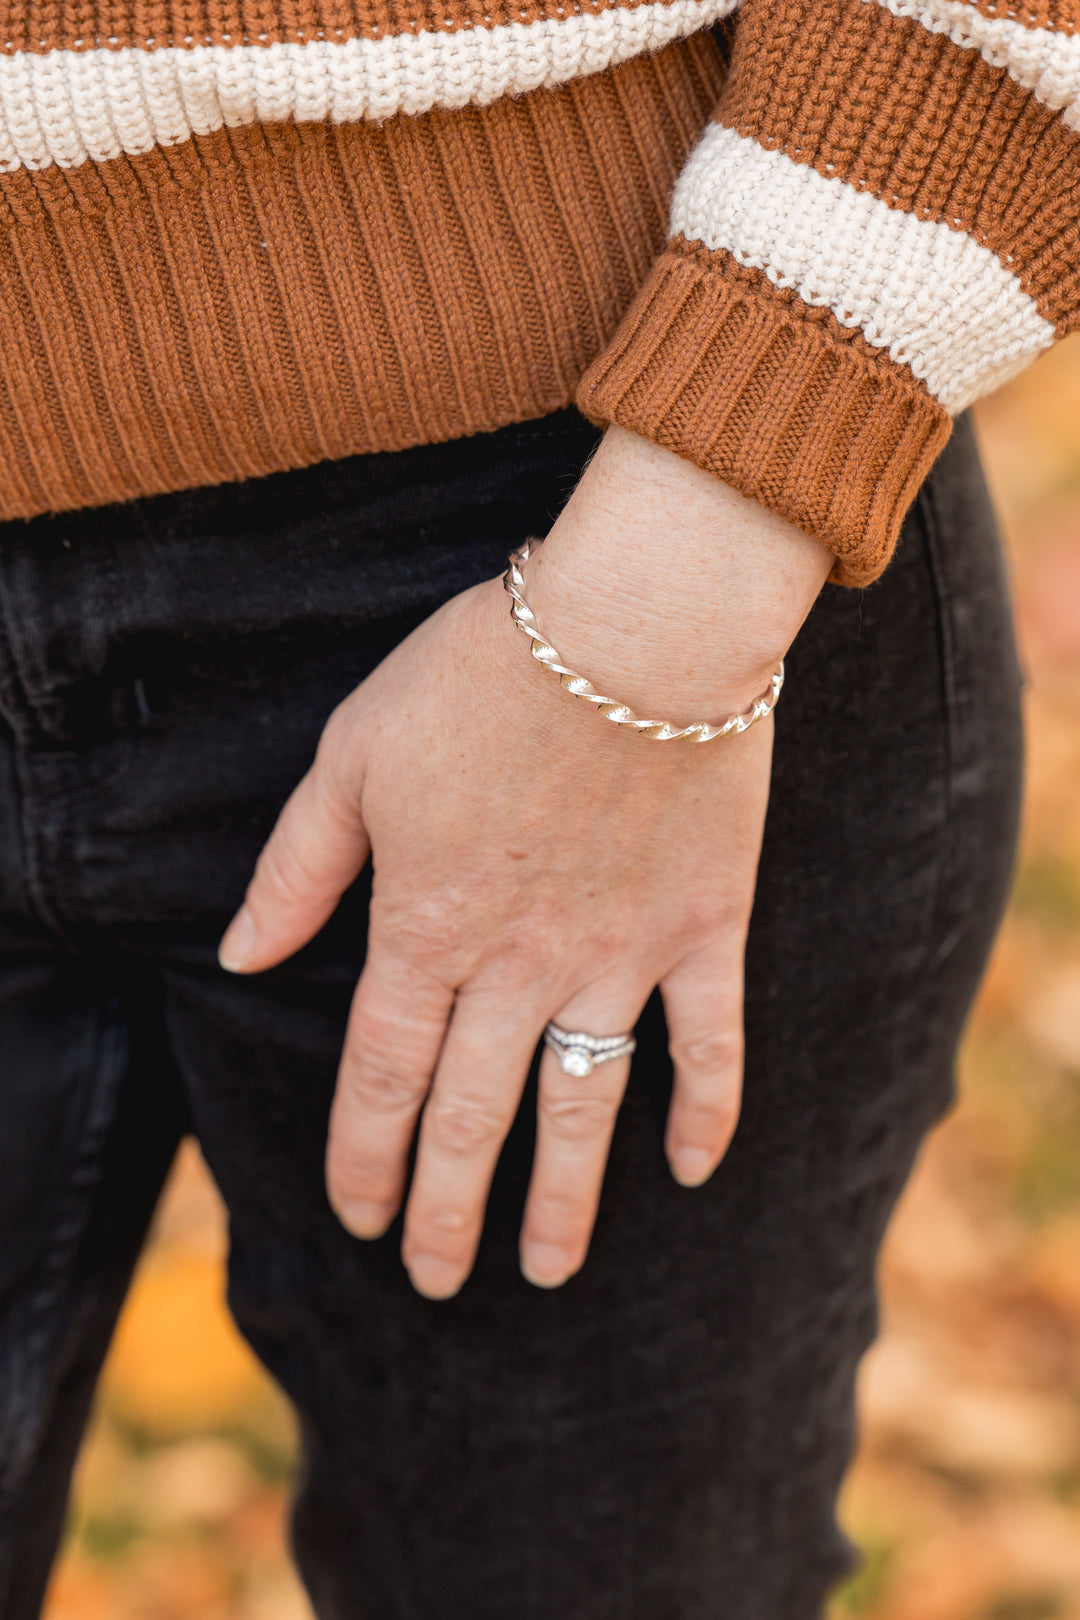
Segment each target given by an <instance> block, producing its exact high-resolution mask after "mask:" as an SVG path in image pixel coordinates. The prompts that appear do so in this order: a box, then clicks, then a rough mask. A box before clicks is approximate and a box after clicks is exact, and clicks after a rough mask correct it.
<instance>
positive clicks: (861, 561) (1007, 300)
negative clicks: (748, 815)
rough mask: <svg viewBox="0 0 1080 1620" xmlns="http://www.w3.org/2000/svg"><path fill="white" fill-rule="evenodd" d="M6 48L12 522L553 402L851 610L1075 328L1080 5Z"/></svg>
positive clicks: (16, 26) (774, 2)
mask: <svg viewBox="0 0 1080 1620" xmlns="http://www.w3.org/2000/svg"><path fill="white" fill-rule="evenodd" d="M717 25H722V28H723V31H724V45H723V48H721V45H720V44H719V43H718V41H717V38H716V37H715V36H714V34H713V33H712V32H711V31H710V30H711V29H713V28H714V27H715V26H717ZM0 29H2V32H0V309H2V310H3V312H4V319H3V321H0V518H9V517H14V516H18V515H31V514H33V513H36V512H40V511H44V510H49V509H52V510H63V509H67V508H72V507H77V506H85V505H90V504H95V503H102V502H106V501H112V500H116V499H119V498H122V497H125V496H130V495H137V494H146V493H152V492H156V491H162V490H168V489H177V488H182V487H184V486H190V485H194V484H203V483H214V482H220V481H223V480H226V479H234V478H243V477H248V476H252V475H256V474H259V473H265V472H271V471H275V470H278V469H282V468H287V467H299V466H303V465H306V464H308V463H311V462H313V461H317V460H320V459H323V458H326V457H340V456H346V455H349V454H354V453H358V452H362V451H373V450H388V449H396V448H400V447H403V446H405V445H412V444H419V443H424V442H430V441H434V440H441V439H449V438H453V437H456V436H458V435H461V434H466V433H472V432H476V431H479V430H482V429H489V428H494V427H498V426H501V425H504V424H507V423H510V422H515V421H521V420H524V419H527V418H530V417H535V416H539V415H542V414H543V413H545V412H547V411H550V410H552V409H555V408H557V407H559V406H562V405H565V404H567V403H568V402H569V401H571V400H572V399H573V398H575V397H576V398H577V400H578V403H579V404H580V406H581V408H582V409H583V410H584V411H585V412H586V414H587V415H588V416H590V417H591V418H592V419H593V420H595V421H598V422H618V423H621V424H623V425H624V426H626V427H628V428H631V429H633V430H634V431H635V432H638V433H642V434H646V435H648V436H649V437H651V438H653V439H655V440H656V441H657V442H659V443H661V444H664V445H667V446H669V447H670V448H672V449H673V450H675V451H676V452H677V453H679V454H680V455H683V456H686V457H688V458H690V459H692V460H693V461H695V462H696V463H697V464H698V465H700V466H702V467H704V468H706V469H708V470H710V471H712V472H713V473H715V474H717V475H718V476H719V477H721V478H723V479H726V480H727V481H728V482H730V483H732V484H733V485H735V486H736V487H737V488H739V489H741V490H743V491H744V492H745V493H746V494H748V495H750V496H753V497H754V498H755V499H757V500H759V501H763V502H764V503H765V504H767V505H768V506H769V507H771V508H772V509H773V510H775V511H777V512H780V513H781V514H782V515H784V516H785V517H787V518H789V519H791V520H792V521H794V522H795V523H797V524H799V525H800V526H801V527H802V528H804V529H805V530H807V531H808V532H809V533H811V534H814V535H816V536H817V537H819V538H820V539H822V540H823V541H824V542H825V543H826V544H827V545H828V546H830V547H831V548H832V550H833V551H834V552H835V554H836V557H837V565H836V569H835V575H834V577H836V578H837V579H840V580H842V581H844V582H846V583H849V584H862V583H865V582H866V581H868V580H870V579H872V578H874V577H875V576H876V575H877V574H878V573H879V572H880V570H881V569H882V568H883V567H884V566H885V564H886V562H887V560H888V557H889V555H890V553H891V550H892V547H893V545H894V543H895V539H896V536H897V534H898V531H899V526H900V522H901V519H902V517H903V514H904V511H905V509H906V507H907V505H908V503H909V501H910V500H911V497H912V494H913V492H914V490H915V489H916V488H917V486H918V484H919V482H920V480H921V479H922V477H923V476H924V475H925V473H926V471H927V470H928V468H929V466H930V464H931V462H932V461H933V459H934V457H935V455H936V454H937V453H938V451H939V450H940V448H941V446H942V445H943V444H944V442H945V439H946V438H947V436H948V432H949V423H950V419H951V417H952V415H953V414H955V413H956V412H957V411H959V410H961V409H963V408H964V407H965V406H966V405H967V404H969V403H970V402H971V401H972V400H973V399H976V398H978V397H979V396H980V395H981V394H983V393H985V392H987V391H988V390H989V389H991V388H993V387H995V386H997V384H998V383H1000V382H1001V381H1002V380H1003V379H1005V378H1007V377H1009V376H1012V375H1014V374H1015V373H1016V372H1017V371H1018V370H1020V369H1022V368H1023V367H1024V366H1025V365H1027V364H1029V363H1030V362H1031V361H1032V360H1033V359H1034V358H1035V357H1036V356H1037V355H1038V354H1040V353H1041V352H1043V351H1044V350H1045V349H1046V348H1048V347H1049V346H1050V345H1051V344H1052V343H1053V342H1054V340H1055V339H1056V338H1057V337H1058V336H1059V335H1060V334H1061V333H1063V332H1065V331H1068V330H1071V329H1073V328H1075V327H1076V326H1077V325H1078V324H1080V0H1033V4H1032V5H1031V6H1029V7H1027V8H1026V9H1025V10H1024V11H1023V13H1022V14H1021V13H1017V12H1016V11H1014V10H1011V9H1009V8H1008V7H1006V6H1005V5H1004V4H1002V3H998V0H741V3H740V0H523V3H517V4H514V3H513V0H492V3H490V4H488V3H486V0H452V3H451V4H449V5H447V6H445V7H443V6H436V5H435V3H434V0H289V3H288V4H285V3H284V0H215V3H214V4H213V5H211V4H209V0H11V3H10V4H9V5H8V6H7V8H6V9H5V12H4V17H3V19H2V23H0ZM729 54H730V72H729V73H727V75H726V76H725V71H724V65H723V64H724V60H725V58H726V57H727V56H728V55H729ZM665 237H666V238H667V242H666V245H665Z"/></svg>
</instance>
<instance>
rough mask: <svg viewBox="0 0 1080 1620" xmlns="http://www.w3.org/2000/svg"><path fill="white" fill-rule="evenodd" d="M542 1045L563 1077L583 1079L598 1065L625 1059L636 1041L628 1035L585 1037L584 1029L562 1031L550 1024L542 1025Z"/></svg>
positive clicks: (560, 1028) (635, 1044) (556, 1025)
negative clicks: (570, 1076) (553, 1056)
mask: <svg viewBox="0 0 1080 1620" xmlns="http://www.w3.org/2000/svg"><path fill="white" fill-rule="evenodd" d="M544 1045H545V1046H549V1047H550V1048H551V1050H552V1051H553V1052H554V1053H555V1056H556V1057H557V1058H558V1060H559V1062H560V1064H561V1065H562V1071H563V1073H564V1074H573V1075H576V1076H577V1078H578V1079H579V1080H584V1079H585V1078H586V1076H587V1075H590V1074H592V1072H593V1070H594V1069H595V1068H596V1065H597V1064H598V1063H610V1062H611V1061H612V1060H613V1059H614V1058H621V1057H629V1056H630V1054H631V1052H633V1051H634V1050H635V1049H636V1047H637V1041H636V1040H635V1039H634V1037H633V1036H632V1035H586V1034H585V1032H584V1030H580V1029H575V1030H571V1029H563V1028H562V1026H561V1025H560V1024H556V1023H555V1022H554V1021H552V1022H551V1023H549V1024H547V1025H546V1026H545V1029H544Z"/></svg>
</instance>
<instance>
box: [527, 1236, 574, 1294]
mask: <svg viewBox="0 0 1080 1620" xmlns="http://www.w3.org/2000/svg"><path fill="white" fill-rule="evenodd" d="M572 1270H573V1265H572V1263H571V1260H570V1256H569V1255H568V1254H567V1252H566V1250H565V1249H559V1248H556V1246H555V1244H554V1243H526V1244H525V1246H524V1248H523V1249H522V1251H521V1272H522V1275H523V1276H524V1277H525V1278H526V1280H527V1281H528V1282H531V1283H532V1284H533V1286H534V1287H536V1288H558V1286H559V1284H560V1283H564V1282H565V1281H566V1279H567V1277H569V1275H570V1273H571V1271H572Z"/></svg>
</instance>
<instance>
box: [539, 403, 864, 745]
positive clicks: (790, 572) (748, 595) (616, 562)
mask: <svg viewBox="0 0 1080 1620" xmlns="http://www.w3.org/2000/svg"><path fill="white" fill-rule="evenodd" d="M832 562H833V557H832V554H831V553H830V552H828V551H827V550H826V549H825V548H824V547H823V546H821V545H820V544H819V543H818V542H817V541H815V540H812V539H810V538H809V537H808V536H807V535H805V534H803V533H802V531H801V530H798V529H795V528H794V527H793V526H792V525H791V524H789V523H787V522H785V521H784V520H783V519H781V518H778V517H776V516H775V515H774V514H773V513H771V512H769V511H767V510H766V509H765V508H763V507H761V506H758V505H757V504H756V503H755V502H753V501H749V500H747V499H746V498H745V497H743V496H741V495H739V494H738V493H737V492H736V491H735V490H732V489H730V488H728V486H726V485H724V484H722V483H720V482H719V480H717V479H716V478H714V477H712V476H711V475H710V474H708V473H704V472H702V471H701V470H700V469H699V468H697V467H695V466H693V465H692V464H691V463H689V462H686V461H683V460H682V459H681V458H680V457H677V456H675V455H673V454H672V453H671V452H670V451H667V450H662V449H660V448H659V447H657V446H656V445H653V444H651V443H649V442H648V441H647V440H642V439H639V438H637V437H636V436H635V435H633V434H630V433H626V432H624V431H623V430H621V429H611V430H609V432H608V434H607V435H606V437H605V439H604V441H603V443H602V445H601V447H600V449H599V450H598V452H597V454H596V456H595V457H594V458H593V461H592V462H591V463H590V465H589V467H588V469H587V470H586V472H585V474H584V475H583V477H582V479H581V481H580V483H579V485H578V487H577V489H576V490H575V492H574V495H573V497H572V498H571V500H570V502H569V503H568V505H567V507H566V509H565V510H564V512H563V514H562V515H561V516H560V518H559V520H558V522H557V523H556V524H555V525H554V527H553V529H552V530H551V533H550V535H549V536H548V539H547V541H546V543H545V545H544V547H543V549H542V551H541V552H540V553H539V554H538V555H537V556H536V557H535V558H534V559H533V560H531V561H530V563H529V564H528V566H527V570H526V573H527V579H526V594H527V596H528V600H529V604H530V606H531V607H532V609H533V611H534V612H535V614H536V619H537V623H538V625H539V626H540V628H541V630H542V632H543V634H544V635H545V636H548V637H550V639H551V640H552V642H553V643H554V644H555V646H556V647H558V649H559V652H560V653H561V655H562V657H563V659H564V661H565V662H566V663H567V664H568V665H569V666H570V667H571V668H573V669H575V670H579V671H580V673H581V674H583V675H585V676H586V677H587V678H588V679H589V680H590V681H592V683H593V684H594V685H595V686H597V687H599V688H600V689H601V690H604V691H610V693H611V695H612V696H614V697H617V698H619V699H620V700H622V701H624V702H626V703H628V704H630V705H631V706H632V707H634V708H635V709H637V710H638V712H639V713H643V714H650V715H652V714H655V715H656V717H657V718H664V719H671V720H678V721H680V722H685V721H687V720H695V719H712V718H718V717H720V716H721V715H722V714H725V713H728V712H733V711H734V710H736V709H741V708H743V707H745V706H746V704H748V703H749V702H751V701H752V700H753V699H754V698H756V697H758V696H759V695H760V694H761V692H762V691H763V690H764V689H765V687H766V686H767V684H768V681H769V678H770V676H771V675H772V672H773V670H774V669H775V668H776V666H777V664H778V662H779V661H780V659H781V658H782V657H783V655H784V653H785V652H786V650H787V648H788V646H789V645H790V642H791V640H792V639H793V637H794V635H795V633H796V631H797V630H798V628H799V625H800V624H801V623H802V621H803V619H804V618H805V616H806V613H807V612H808V611H809V608H810V606H811V604H812V603H813V601H814V599H815V597H816V596H817V594H818V592H819V590H820V589H821V586H822V584H823V583H824V580H825V578H826V576H827V575H828V573H829V570H830V568H831V566H832Z"/></svg>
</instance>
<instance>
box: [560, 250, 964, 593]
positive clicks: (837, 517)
mask: <svg viewBox="0 0 1080 1620" xmlns="http://www.w3.org/2000/svg"><path fill="white" fill-rule="evenodd" d="M807 314H808V312H807V311H806V309H805V306H796V305H795V304H794V302H793V300H791V299H785V298H784V297H783V296H782V295H780V296H778V295H777V294H776V293H775V291H774V290H773V288H772V286H771V284H770V283H769V282H768V281H766V280H756V281H751V280H750V278H749V277H747V276H746V274H745V272H743V271H741V270H740V268H739V267H738V266H737V265H731V266H730V267H729V271H728V274H727V275H725V273H724V270H723V268H722V267H721V266H720V265H717V264H711V263H709V262H707V256H706V255H705V254H703V253H696V254H695V253H693V252H692V251H689V252H688V251H686V249H685V246H684V247H683V250H682V251H679V250H673V251H671V252H668V253H665V254H664V255H663V256H662V257H661V258H660V259H659V260H658V261H657V264H656V266H655V268H654V269H653V271H652V274H651V275H650V277H649V280H648V281H647V283H646V284H645V286H644V288H643V289H642V291H641V293H640V294H639V296H638V298H637V300H636V302H635V303H634V305H633V307H632V309H631V310H630V312H629V314H628V315H627V317H626V319H625V320H624V321H623V323H622V326H621V327H620V330H619V332H618V334H617V336H616V337H615V339H614V340H613V342H612V343H611V344H610V345H609V347H608V349H607V350H606V352H605V353H604V354H603V356H602V357H601V358H600V359H598V360H597V361H596V363H595V364H594V366H593V368H592V370H591V371H590V372H589V373H588V375H587V376H586V378H585V380H584V382H583V384H582V387H581V389H580V391H579V403H580V404H581V405H582V407H583V409H584V410H585V412H586V414H587V415H590V416H592V417H593V418H594V419H595V420H601V421H604V420H606V421H612V422H619V423H620V424H621V425H622V426H624V427H627V428H630V429H631V430H632V431H633V432H635V433H640V434H642V435H644V436H645V437H647V438H651V439H654V440H655V441H656V442H657V443H658V444H662V445H664V446H666V448H668V449H669V450H674V451H676V452H677V453H678V454H679V455H682V456H686V457H688V458H689V459H690V460H692V461H695V462H696V463H697V464H698V465H699V466H701V467H706V468H708V469H709V470H710V471H711V472H714V473H716V474H717V475H718V476H719V477H720V478H722V479H723V480H724V481H725V483H728V484H731V485H733V486H734V487H735V488H736V489H739V490H741V491H742V493H743V494H744V495H749V496H750V497H752V498H753V499H754V500H756V501H760V502H761V504H762V505H763V506H767V507H769V509H770V510H771V511H773V512H777V513H779V514H780V516H781V517H785V518H787V519H788V521H789V522H791V523H794V524H797V525H798V527H799V528H801V529H803V530H805V531H806V533H807V534H812V535H814V536H816V537H818V538H820V539H822V540H824V541H825V543H826V544H828V545H830V546H831V547H832V549H833V550H834V551H836V552H837V566H836V568H835V569H834V571H833V578H834V579H835V580H837V581H839V582H840V583H842V584H845V585H865V584H868V583H869V581H870V580H872V579H874V578H875V577H876V576H877V575H878V574H879V573H880V572H881V569H882V568H883V567H884V565H885V562H886V561H887V559H888V554H889V551H890V549H891V544H890V542H891V541H892V538H893V536H894V535H895V534H896V533H897V531H898V529H899V525H900V523H901V522H902V520H903V516H904V513H905V512H906V511H907V509H908V506H909V505H910V503H911V500H912V498H913V497H914V494H915V491H916V490H917V489H918V487H919V484H920V483H921V482H922V480H923V478H924V477H925V476H926V474H927V472H928V471H929V470H930V467H931V466H932V464H933V462H934V460H935V458H936V457H937V455H938V453H939V452H940V451H941V450H942V448H943V447H944V445H945V443H946V441H947V439H948V437H949V432H950V426H951V424H950V420H949V417H948V415H947V413H946V412H945V411H944V410H943V409H942V408H941V406H940V405H937V404H936V403H935V402H934V401H933V400H932V399H930V398H928V397H927V395H926V393H925V391H924V390H921V389H920V388H919V387H918V385H917V384H916V383H915V382H914V380H913V379H912V378H911V377H910V376H908V375H906V374H905V372H904V371H902V370H901V369H899V368H897V367H892V366H882V365H881V364H880V362H879V361H878V359H877V357H876V355H874V354H873V353H872V352H871V353H869V354H868V353H867V352H866V349H867V345H866V344H864V343H859V342H852V341H850V337H851V334H849V333H845V332H844V331H843V329H842V328H838V326H837V323H836V322H835V320H833V319H832V318H831V317H828V316H825V315H824V312H823V311H819V310H815V311H813V312H812V313H811V318H809V319H808V318H807ZM823 316H824V318H823ZM845 339H848V340H849V341H845ZM688 358H689V359H690V363H689V364H688V363H687V362H688Z"/></svg>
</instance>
